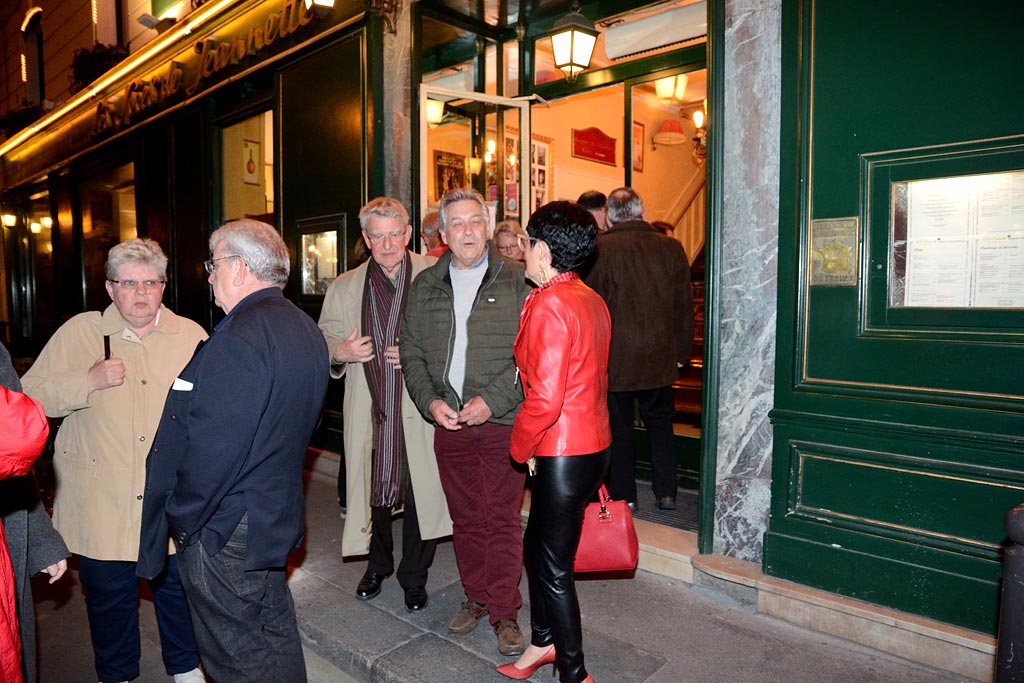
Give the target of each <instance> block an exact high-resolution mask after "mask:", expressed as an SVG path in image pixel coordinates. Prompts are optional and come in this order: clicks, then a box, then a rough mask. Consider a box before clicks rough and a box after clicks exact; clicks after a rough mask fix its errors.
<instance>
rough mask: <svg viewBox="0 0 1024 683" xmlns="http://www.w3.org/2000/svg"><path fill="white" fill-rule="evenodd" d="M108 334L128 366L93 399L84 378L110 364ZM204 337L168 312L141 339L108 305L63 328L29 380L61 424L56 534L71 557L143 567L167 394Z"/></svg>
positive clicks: (30, 390)
mask: <svg viewBox="0 0 1024 683" xmlns="http://www.w3.org/2000/svg"><path fill="white" fill-rule="evenodd" d="M104 335H110V352H111V357H113V358H120V359H122V360H123V361H124V364H125V381H124V384H122V385H121V386H117V387H111V388H109V389H104V390H102V391H94V392H93V393H92V394H91V395H90V394H89V388H88V380H87V378H86V375H87V373H88V371H89V368H90V367H92V365H93V363H95V362H96V361H97V360H99V359H100V358H102V357H103V337H104ZM203 339H206V332H204V331H203V328H201V327H199V325H197V324H195V323H194V322H192V321H191V320H189V319H187V318H181V317H179V316H177V315H175V314H174V313H172V312H171V310H170V309H168V308H166V307H162V308H161V309H160V320H159V322H158V323H157V326H156V327H155V328H154V329H153V330H152V331H151V332H149V333H148V334H147V335H146V336H144V337H142V338H141V339H140V338H139V337H138V336H136V334H135V333H134V332H132V331H131V330H130V329H128V326H127V323H126V322H125V320H124V318H122V317H121V314H120V313H118V312H117V309H116V308H115V307H114V305H113V304H111V305H110V306H108V307H107V310H105V311H104V312H103V314H102V316H101V315H100V313H99V312H98V311H91V312H88V313H81V314H79V315H76V316H75V317H74V318H72V319H71V320H69V321H67V322H66V323H64V324H63V325H62V326H61V327H60V329H58V330H57V331H56V332H55V333H54V335H53V337H51V338H50V341H49V342H47V344H46V346H45V347H44V348H43V351H42V353H41V354H39V358H38V359H36V362H35V363H34V364H33V365H32V368H31V369H30V370H29V371H28V372H27V373H26V374H25V376H24V377H23V378H22V380H21V381H22V385H23V386H24V390H25V393H26V394H28V395H29V396H31V397H32V398H34V399H36V400H38V401H39V402H40V403H42V404H43V408H44V409H45V410H46V414H47V415H48V416H50V417H63V418H64V423H63V424H62V425H61V427H60V431H59V432H57V439H56V447H55V453H54V458H53V466H54V471H55V473H56V475H57V492H56V499H55V500H54V505H53V526H54V528H56V529H57V531H59V532H60V534H61V536H63V537H64V541H65V542H66V543H67V545H68V549H69V550H71V552H73V553H75V554H77V555H84V556H86V557H89V558H92V559H94V560H118V561H128V562H135V561H137V560H138V557H139V527H140V525H141V520H142V497H143V493H144V491H145V488H146V457H147V456H148V455H149V447H150V444H152V442H153V435H154V434H155V433H156V428H157V426H158V425H159V423H160V415H161V413H162V412H163V408H164V400H165V399H166V398H167V391H168V390H169V389H170V388H171V383H173V382H174V378H175V377H177V376H178V373H179V372H180V371H181V369H182V368H184V367H185V365H186V364H187V363H188V361H189V359H190V358H192V352H193V351H195V348H196V345H197V344H198V343H199V342H200V341H201V340H203ZM172 547H173V546H172Z"/></svg>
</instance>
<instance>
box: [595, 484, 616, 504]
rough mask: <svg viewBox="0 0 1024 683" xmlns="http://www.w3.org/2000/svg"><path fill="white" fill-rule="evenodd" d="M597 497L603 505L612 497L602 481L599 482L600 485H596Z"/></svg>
mask: <svg viewBox="0 0 1024 683" xmlns="http://www.w3.org/2000/svg"><path fill="white" fill-rule="evenodd" d="M597 499H598V500H599V501H600V502H601V504H602V505H604V504H605V503H607V502H608V501H610V500H611V499H612V497H611V496H610V495H608V487H607V486H605V485H604V483H603V482H602V483H601V486H600V487H598V489H597Z"/></svg>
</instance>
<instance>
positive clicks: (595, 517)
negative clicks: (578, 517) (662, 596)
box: [575, 484, 640, 572]
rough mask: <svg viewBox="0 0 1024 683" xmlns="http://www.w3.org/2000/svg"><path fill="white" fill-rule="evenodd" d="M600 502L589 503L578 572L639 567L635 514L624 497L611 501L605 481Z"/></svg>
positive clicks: (600, 494)
mask: <svg viewBox="0 0 1024 683" xmlns="http://www.w3.org/2000/svg"><path fill="white" fill-rule="evenodd" d="M598 498H599V501H598V502H595V503H588V504H587V507H586V509H585V510H584V512H583V529H582V531H581V532H580V544H579V547H577V548H576V562H575V569H576V571H577V572H620V571H633V570H634V569H636V561H637V557H639V555H640V542H639V541H638V540H637V537H636V529H635V528H634V527H633V513H632V512H631V511H630V509H629V505H628V504H627V503H626V501H624V500H612V499H611V497H610V496H609V495H608V489H606V488H605V486H604V484H601V488H600V489H598Z"/></svg>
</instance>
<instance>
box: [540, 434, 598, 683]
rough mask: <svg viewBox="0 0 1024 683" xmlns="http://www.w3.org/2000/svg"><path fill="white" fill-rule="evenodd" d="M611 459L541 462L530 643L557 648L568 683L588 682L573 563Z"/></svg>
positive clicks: (588, 457)
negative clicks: (587, 514)
mask: <svg viewBox="0 0 1024 683" xmlns="http://www.w3.org/2000/svg"><path fill="white" fill-rule="evenodd" d="M608 458H609V454H608V451H607V450H604V451H601V452H599V453H593V454H591V455H571V456H562V457H554V458H544V457H539V458H537V476H536V477H535V478H534V481H533V493H532V498H531V503H530V521H529V523H528V524H527V525H526V536H525V537H524V539H523V552H524V554H525V556H526V573H527V576H528V577H529V579H530V629H531V631H532V633H531V636H530V642H531V643H532V644H533V645H535V646H537V647H547V646H548V645H551V644H552V643H554V645H555V657H556V659H555V666H556V667H557V668H558V671H559V678H560V679H561V681H562V683H579V682H580V681H582V680H583V679H584V678H586V677H587V670H586V669H585V668H584V667H583V630H582V628H581V626H580V604H579V601H578V600H577V599H576V583H575V582H574V581H573V560H574V558H575V557H576V546H578V545H579V542H580V528H581V527H582V525H583V510H584V508H585V507H586V505H587V501H588V500H589V499H590V497H591V496H593V495H594V491H596V490H597V487H598V485H599V484H600V483H601V477H603V476H604V471H605V469H606V468H607V467H608Z"/></svg>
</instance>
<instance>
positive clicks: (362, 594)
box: [356, 572, 388, 600]
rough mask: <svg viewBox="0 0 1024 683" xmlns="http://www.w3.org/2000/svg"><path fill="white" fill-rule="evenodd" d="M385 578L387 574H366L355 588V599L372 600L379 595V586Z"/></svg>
mask: <svg viewBox="0 0 1024 683" xmlns="http://www.w3.org/2000/svg"><path fill="white" fill-rule="evenodd" d="M386 578H388V576H387V574H374V573H372V572H366V573H365V574H363V578H361V579H360V580H359V585H358V586H356V597H357V598H359V599H360V600H373V599H374V598H375V597H377V596H378V595H380V585H381V584H382V583H384V579H386Z"/></svg>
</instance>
